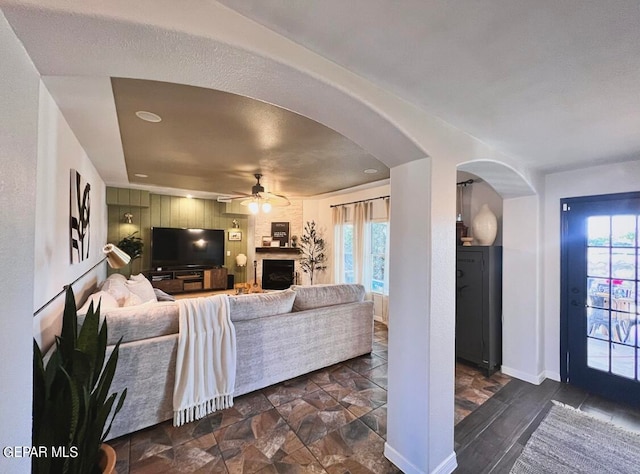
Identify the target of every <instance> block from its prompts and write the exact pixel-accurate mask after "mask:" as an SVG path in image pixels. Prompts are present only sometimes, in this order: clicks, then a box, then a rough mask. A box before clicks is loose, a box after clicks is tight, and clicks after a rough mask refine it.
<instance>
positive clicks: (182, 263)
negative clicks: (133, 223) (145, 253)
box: [151, 227, 224, 268]
mask: <svg viewBox="0 0 640 474" xmlns="http://www.w3.org/2000/svg"><path fill="white" fill-rule="evenodd" d="M223 265H224V230H219V229H178V228H173V227H153V228H152V229H151V266H152V267H153V268H158V267H166V268H169V267H195V266H208V267H221V266H223Z"/></svg>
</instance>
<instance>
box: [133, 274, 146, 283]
mask: <svg viewBox="0 0 640 474" xmlns="http://www.w3.org/2000/svg"><path fill="white" fill-rule="evenodd" d="M129 279H130V280H135V281H143V280H146V279H147V277H146V276H144V275H143V274H142V273H138V274H137V275H131V276H130V277H129Z"/></svg>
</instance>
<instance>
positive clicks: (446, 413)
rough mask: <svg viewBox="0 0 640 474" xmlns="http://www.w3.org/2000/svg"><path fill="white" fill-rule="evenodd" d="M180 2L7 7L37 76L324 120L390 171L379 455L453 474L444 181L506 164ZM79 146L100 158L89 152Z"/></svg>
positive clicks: (306, 58)
mask: <svg viewBox="0 0 640 474" xmlns="http://www.w3.org/2000/svg"><path fill="white" fill-rule="evenodd" d="M71 3H73V4H71ZM190 3H191V4H190V5H189V6H185V5H184V4H183V3H182V2H173V1H169V0H158V1H155V2H153V4H152V5H151V4H149V5H147V6H148V8H146V7H143V6H140V4H139V2H98V1H87V2H68V1H67V0H47V1H44V0H42V1H38V0H31V1H29V2H10V1H9V2H6V4H3V12H4V13H5V14H6V16H7V18H8V19H9V21H10V22H11V26H12V27H13V30H14V31H15V34H16V35H17V36H18V38H19V39H20V41H21V42H22V44H23V45H24V47H25V49H26V51H27V52H28V54H29V56H30V58H31V59H32V60H33V62H34V63H35V65H36V67H37V68H38V71H39V72H40V74H42V75H48V76H76V77H84V78H93V77H95V78H98V80H101V81H103V80H104V78H107V77H112V76H115V77H131V78H141V79H152V80H162V81H169V82H176V83H182V84H190V85H195V86H200V87H209V88H215V89H219V90H223V91H227V92H232V93H238V94H242V95H245V96H248V97H253V98H257V99H260V100H264V101H267V102H270V103H274V104H277V105H280V106H282V107H286V108H288V109H290V110H293V111H295V112H298V113H300V114H302V115H305V116H307V117H309V118H312V119H314V120H316V121H318V122H321V123H323V124H325V125H327V126H329V127H331V128H333V129H335V130H336V131H338V132H340V133H342V134H343V135H345V136H346V137H348V138H350V139H352V140H353V141H354V142H356V143H358V144H359V145H361V146H362V147H363V148H365V149H366V150H368V151H369V152H371V153H372V154H374V155H375V156H376V157H377V158H379V159H380V160H381V161H383V162H384V163H385V164H387V165H388V166H389V167H390V168H391V189H392V193H393V196H394V197H393V199H392V215H391V229H392V230H391V232H392V235H396V236H401V235H402V236H404V238H403V240H402V241H401V242H399V243H398V245H394V244H393V242H392V246H393V248H392V251H391V255H390V267H391V268H392V270H391V272H392V273H391V278H392V281H391V282H390V286H391V291H392V292H393V299H392V304H391V308H390V312H393V313H394V314H393V316H392V317H393V318H394V325H393V326H392V327H391V329H390V333H389V373H390V380H389V403H388V408H389V420H388V441H387V444H386V449H385V452H386V453H387V455H388V456H389V457H390V459H392V460H393V461H394V462H395V463H396V464H398V465H399V466H400V467H401V468H402V470H403V471H404V472H407V473H423V472H451V471H452V470H453V469H454V468H455V465H456V463H455V454H454V452H453V391H454V371H453V359H454V357H453V356H454V352H453V351H454V344H453V337H454V320H455V317H454V307H455V281H454V272H453V271H451V269H452V268H453V267H454V265H455V246H454V221H453V219H451V216H452V215H453V214H454V212H455V189H454V187H453V186H448V183H452V182H454V181H455V166H456V163H457V162H460V161H461V160H462V159H464V158H465V157H468V156H483V157H485V158H487V159H492V160H496V161H499V162H501V163H505V164H509V163H511V160H510V159H509V158H508V157H505V156H502V155H500V154H499V153H497V152H496V151H495V150H493V149H491V148H489V147H487V146H486V145H485V144H483V143H481V142H479V141H478V140H476V139H474V138H473V137H471V136H469V135H467V134H465V133H463V132H461V131H459V130H457V129H455V128H453V127H451V126H449V125H448V124H446V123H444V122H442V121H441V120H439V119H438V118H437V117H434V116H431V115H429V114H427V113H425V112H424V111H422V110H419V109H416V108H415V107H413V106H412V105H411V104H409V103H407V102H406V101H403V100H400V99H398V98H397V97H395V96H393V95H391V94H389V93H388V92H386V91H385V90H383V89H380V88H379V87H377V86H375V85H373V84H372V83H370V82H368V81H366V80H364V79H362V78H360V77H358V76H356V75H354V74H352V73H351V72H349V71H348V70H346V69H343V68H341V67H339V66H337V65H336V64H334V63H332V62H330V61H328V60H325V59H324V58H321V57H320V56H318V55H316V54H314V53H312V52H310V51H308V50H305V49H304V48H302V47H300V46H299V45H296V44H295V43H293V42H291V41H288V40H286V39H285V38H282V37H280V36H278V35H277V34H275V33H273V32H271V31H269V30H267V29H265V28H264V27H261V26H260V25H257V24H256V23H254V22H251V21H249V20H247V19H245V18H244V17H242V16H240V15H238V14H237V13H235V12H233V11H231V10H228V9H226V8H224V7H222V6H220V5H219V4H217V3H215V2H208V3H203V2H190ZM52 45H54V46H55V50H53V49H52ZM60 51H64V54H61V53H59V52H60ZM98 51H99V53H100V54H97V52H98ZM89 89H90V87H89ZM52 93H53V94H54V97H55V93H54V92H52ZM87 152H88V154H89V155H90V156H91V157H92V160H93V159H97V160H99V151H95V150H87ZM94 153H95V154H94ZM427 155H428V156H430V158H424V157H425V156H427ZM112 158H113V157H112ZM469 171H470V172H473V173H474V174H477V175H479V176H481V175H482V174H481V173H479V172H477V171H474V170H472V169H470V170H469ZM485 179H487V178H486V177H485ZM487 181H489V182H490V180H489V179H487ZM514 207H517V206H514ZM396 238H397V237H396ZM392 239H393V237H392ZM408 348H410V350H407V349H408ZM407 353H411V355H412V357H406V354H407ZM24 357H26V358H30V354H25V355H24ZM18 391H21V392H22V393H30V391H31V390H30V387H17V388H16V393H18ZM25 443H27V441H26V440H25Z"/></svg>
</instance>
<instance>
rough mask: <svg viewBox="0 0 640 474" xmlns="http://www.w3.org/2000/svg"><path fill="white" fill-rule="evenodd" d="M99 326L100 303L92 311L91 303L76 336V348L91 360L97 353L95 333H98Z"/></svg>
mask: <svg viewBox="0 0 640 474" xmlns="http://www.w3.org/2000/svg"><path fill="white" fill-rule="evenodd" d="M99 325H100V303H98V306H97V309H96V310H95V311H94V309H93V301H92V302H91V304H90V305H89V311H87V314H86V316H85V317H84V322H83V323H82V327H81V328H80V333H79V334H78V345H77V348H78V349H79V350H81V351H82V352H84V353H85V354H87V355H88V356H89V357H90V358H91V359H92V360H93V359H94V358H95V356H96V354H97V353H98V345H97V344H96V333H97V332H98V326H99Z"/></svg>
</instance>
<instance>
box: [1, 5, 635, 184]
mask: <svg viewBox="0 0 640 474" xmlns="http://www.w3.org/2000/svg"><path fill="white" fill-rule="evenodd" d="M0 6H1V7H2V11H3V13H4V14H5V15H6V18H7V20H8V21H9V22H10V24H11V26H12V28H13V29H14V31H15V32H16V34H17V35H18V37H19V39H20V40H21V42H22V43H23V45H24V47H25V49H26V50H27V52H28V53H29V56H30V57H31V59H32V61H33V63H34V65H35V66H36V68H37V69H38V70H39V71H40V73H41V74H42V75H43V76H45V77H44V79H43V80H44V83H45V84H46V86H47V88H48V89H49V91H50V92H51V94H52V95H53V97H54V98H55V100H56V102H57V103H58V105H59V106H60V109H61V110H62V112H63V114H64V115H65V118H66V119H67V121H68V122H69V124H70V125H71V127H72V129H73V131H74V133H75V134H76V136H77V137H78V139H79V141H80V142H81V144H82V145H83V147H84V148H85V150H87V153H88V155H89V156H90V158H91V160H92V161H93V162H94V164H95V165H96V168H97V169H98V170H99V172H100V173H101V175H102V176H104V177H105V181H106V182H107V184H111V185H127V184H129V177H128V176H130V175H131V174H132V173H134V172H138V171H133V169H132V170H125V169H124V167H125V166H124V165H125V157H124V153H123V151H122V150H121V149H120V150H118V149H117V148H118V147H121V141H120V139H121V137H120V130H119V128H118V124H117V120H116V117H115V111H116V108H115V106H114V105H113V94H112V92H111V88H110V87H106V88H105V87H104V85H105V84H104V83H105V82H106V83H107V84H109V83H110V78H111V77H128V78H138V79H145V80H154V81H165V82H172V83H180V84H190V85H192V86H200V87H204V88H208V89H212V90H222V91H226V92H233V93H236V94H239V95H242V96H247V97H253V98H257V99H260V100H262V101H266V102H269V103H273V104H277V105H279V106H281V107H283V108H284V109H287V110H291V111H295V112H296V113H298V114H300V115H301V116H304V117H309V118H311V119H314V120H316V121H317V122H319V123H322V124H324V125H328V126H330V127H331V128H332V129H333V130H337V131H339V132H340V133H341V134H342V135H343V136H345V137H347V138H349V139H350V140H351V141H352V142H353V143H355V144H357V145H358V146H360V147H362V149H363V150H366V152H367V153H370V154H371V155H372V156H375V157H376V158H377V159H379V160H381V161H382V162H384V163H385V164H387V165H388V166H391V167H393V166H397V165H400V164H403V163H407V162H409V161H412V160H415V159H419V158H421V157H424V156H426V155H429V156H433V157H434V158H435V157H438V158H442V159H448V160H451V161H452V162H454V163H456V164H461V163H470V162H475V163H476V164H479V163H481V162H484V163H496V164H497V165H496V167H495V168H496V169H495V170H492V174H493V173H494V171H496V172H497V171H498V170H499V169H501V168H500V167H501V166H502V164H505V165H506V166H505V167H503V168H505V169H506V168H509V169H511V170H512V175H513V176H512V175H511V174H507V175H505V176H504V178H505V179H507V180H508V181H509V182H510V183H508V184H509V189H513V188H512V186H511V181H513V180H514V179H516V180H517V179H519V177H522V178H524V179H520V181H521V182H524V183H525V185H527V186H525V187H529V186H528V183H531V184H532V186H531V187H532V188H536V189H537V186H536V183H539V182H540V179H539V178H540V176H541V174H543V173H545V172H549V171H551V170H557V169H571V168H578V167H583V166H588V165H591V164H597V163H598V164H599V163H606V162H614V161H623V160H630V159H636V160H637V159H639V158H640V133H638V131H639V130H640V6H639V4H638V2H637V0H603V1H593V2H584V1H583V0H563V1H562V2H557V1H552V0H540V1H538V2H532V1H530V0H489V1H476V0H449V1H446V2H443V1H439V0H419V1H418V0H405V1H403V2H389V1H386V0H352V1H349V2H344V1H342V0H340V1H338V0H323V1H318V2H304V1H297V2H292V1H285V0H220V1H219V2H216V1H208V0H207V1H205V0H185V1H184V2H179V3H178V2H174V1H172V0H139V1H138V2H103V1H100V0H84V1H79V0H0ZM78 84H79V85H80V86H81V87H80V88H78V87H76V86H77V85H78ZM105 89H106V90H105ZM107 91H108V94H107V93H106V92H107ZM109 100H110V101H111V104H109V103H108V102H109ZM98 109H99V110H100V113H96V111H97V110H98ZM249 123H254V125H253V127H254V128H253V132H254V139H255V140H257V143H258V144H257V145H254V146H255V149H254V151H256V156H255V159H256V162H255V164H254V169H248V168H249V167H247V169H244V168H242V169H237V170H235V171H236V172H238V173H245V172H246V173H247V175H248V177H247V178H246V179H247V181H246V183H247V184H246V186H247V188H248V187H249V186H250V184H252V181H253V179H252V178H251V175H252V174H253V173H254V172H256V171H263V172H264V173H265V175H270V176H268V177H269V178H270V179H271V180H272V182H271V183H268V184H269V185H271V186H272V187H273V188H274V189H273V191H276V192H283V193H285V194H286V193H288V192H289V191H288V190H287V189H285V188H284V184H283V183H285V182H287V183H293V182H294V181H296V180H297V181H300V182H303V185H301V186H300V188H304V187H305V185H304V182H305V181H309V180H310V181H314V178H315V176H314V174H315V173H314V171H313V167H312V166H310V167H308V168H305V169H306V170H309V171H310V173H306V174H305V173H304V172H302V173H301V174H299V175H298V176H296V177H295V179H294V178H293V177H289V176H282V177H280V176H277V175H276V173H279V172H281V171H283V172H284V170H285V169H294V166H291V167H281V166H280V167H278V168H275V167H274V168H272V169H271V170H270V171H267V170H266V166H267V164H268V163H269V162H270V160H272V159H273V160H275V154H271V153H272V152H273V150H272V149H269V148H268V147H265V145H264V144H263V145H259V143H260V141H259V138H258V137H259V136H261V134H263V135H264V131H260V132H258V131H256V128H259V127H255V122H251V121H248V122H247V124H245V126H248V127H249V128H248V129H246V130H245V132H243V133H248V132H249V130H250V129H251V126H250V125H248V124H249ZM241 129H242V127H240V129H238V130H241ZM114 130H115V134H114ZM293 136H294V134H291V133H289V134H284V135H282V137H286V138H287V139H290V138H291V137H293ZM161 138H162V140H164V139H165V138H166V137H161ZM252 143H253V142H252ZM106 144H111V145H110V146H106ZM240 145H242V146H245V144H239V146H240ZM292 146H293V149H294V150H298V151H299V148H296V147H298V146H299V145H298V144H295V143H294V144H293V145H292ZM107 148H109V149H108V150H107ZM179 148H180V147H178V148H174V151H176V150H178V149H179ZM203 148H204V147H203ZM285 148H286V145H284V146H283V148H282V149H285ZM329 148H331V147H329ZM169 149H170V147H165V150H169ZM160 152H162V150H161V151H160ZM160 152H158V156H157V157H156V158H154V159H161V157H160V155H161V153H160ZM265 152H268V153H266V158H265ZM176 154H177V152H176ZM174 156H175V155H174ZM296 156H299V155H297V154H296ZM178 159H184V160H185V161H184V163H185V166H175V165H176V163H175V160H178ZM260 160H266V161H263V163H265V164H264V166H265V170H257V169H255V168H257V167H259V166H262V164H261V162H260ZM129 162H130V160H129V159H128V158H127V159H126V163H127V164H129ZM172 164H173V166H174V169H175V170H176V172H177V173H182V172H187V173H186V175H185V176H184V179H185V180H188V179H191V178H189V174H191V177H192V178H193V175H197V176H195V178H201V176H200V172H202V173H203V175H204V173H205V172H204V171H202V170H201V168H198V167H202V166H203V164H202V163H198V164H197V166H195V167H193V166H191V168H195V171H194V169H191V168H190V166H189V161H188V157H186V156H183V157H178V158H174V160H172ZM132 165H133V162H132V161H131V166H132ZM164 166H169V164H167V165H163V167H164ZM320 168H322V167H320ZM327 168H328V166H327ZM332 171H333V173H332V174H333V175H334V176H336V181H337V180H338V178H342V174H343V173H342V172H341V171H340V169H339V168H338V169H333V170H332ZM358 172H359V171H358ZM359 173H360V172H359ZM145 174H150V173H145ZM360 175H361V176H362V174H360ZM179 179H180V178H179V177H178V176H176V175H174V177H173V179H172V180H170V181H171V182H170V184H169V185H168V187H173V186H178V182H179ZM364 179H366V178H364ZM376 179H378V176H376ZM206 181H207V182H206V183H202V182H201V183H196V184H195V185H194V186H193V188H198V189H202V188H204V187H208V188H207V189H209V190H211V191H213V192H215V190H214V189H212V188H211V187H210V186H211V183H212V181H211V180H208V179H207V180H206ZM165 182H166V181H165ZM184 183H186V181H185V182H181V184H179V186H186V184H184ZM132 184H133V185H136V184H137V183H135V182H134V183H132ZM287 185H288V184H287ZM338 186H341V185H338ZM338 186H336V187H338ZM157 187H162V188H166V187H167V186H166V185H165V186H157ZM233 187H234V188H235V187H236V186H235V185H234V186H233ZM306 187H307V189H308V185H307V186H306ZM300 188H299V189H300ZM233 191H242V189H233ZM522 192H523V191H522V190H521V189H520V188H518V189H516V191H513V194H515V195H519V194H521V193H522ZM509 193H512V191H509ZM509 193H507V194H509ZM509 195H510V194H509Z"/></svg>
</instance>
